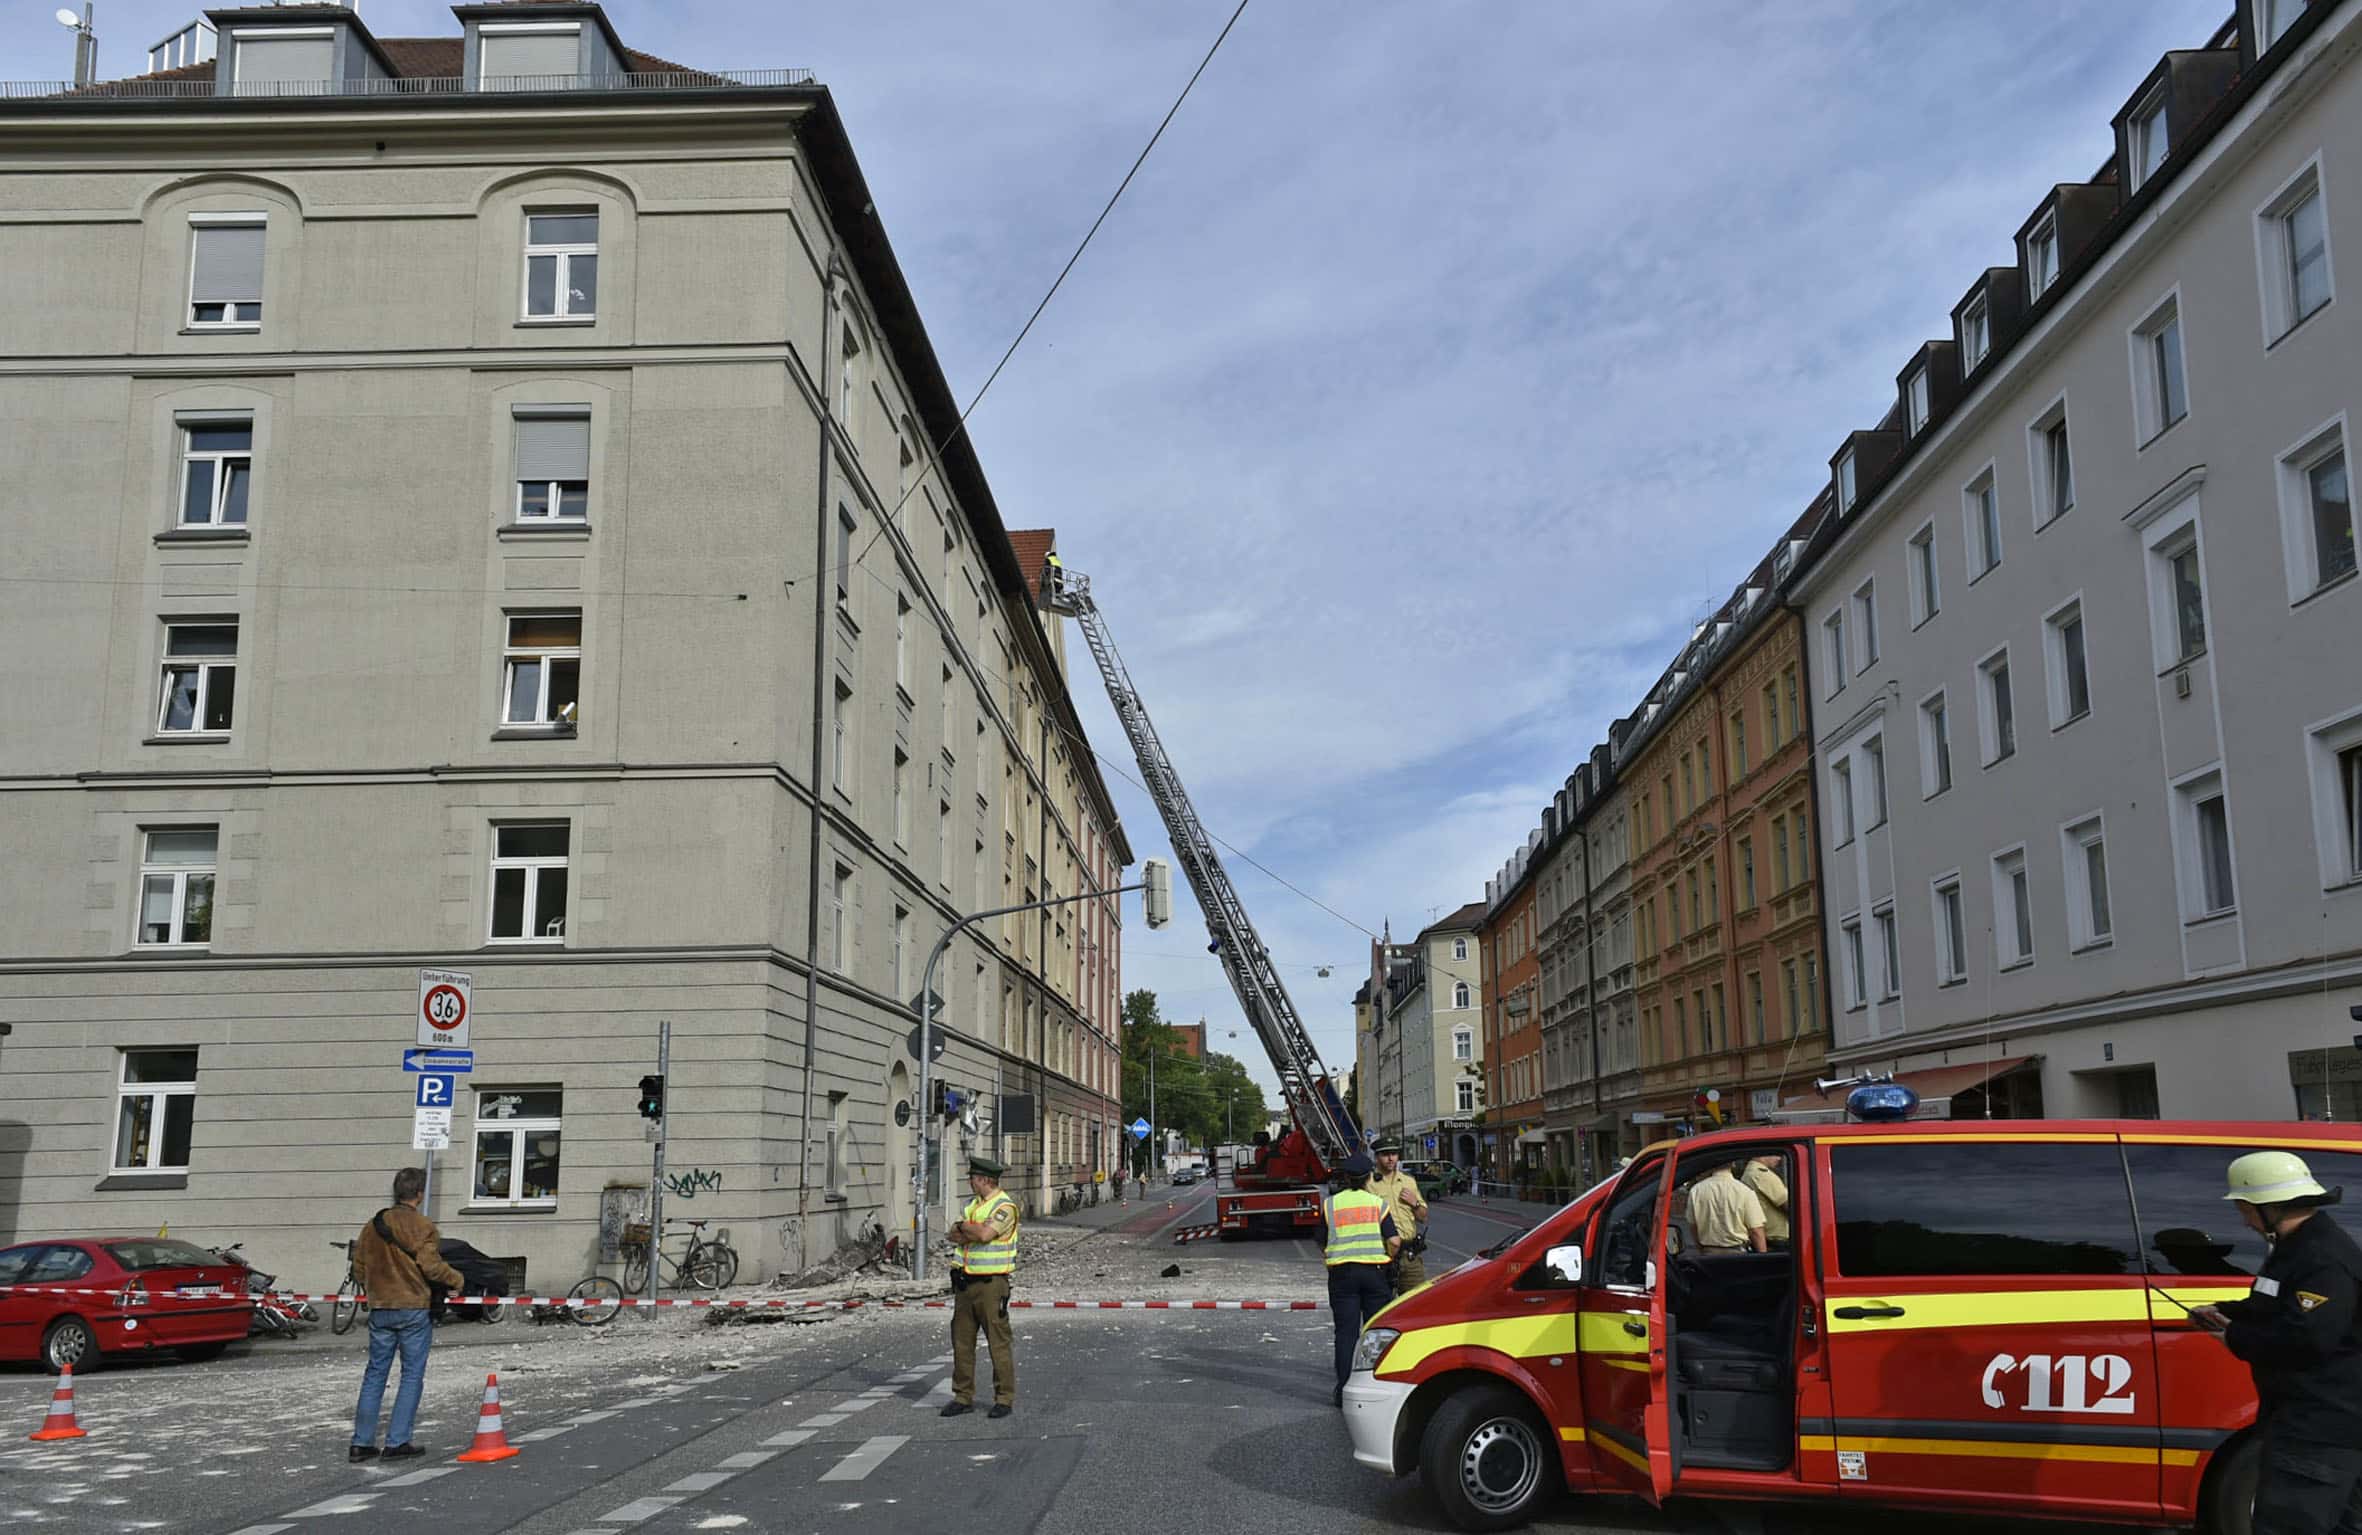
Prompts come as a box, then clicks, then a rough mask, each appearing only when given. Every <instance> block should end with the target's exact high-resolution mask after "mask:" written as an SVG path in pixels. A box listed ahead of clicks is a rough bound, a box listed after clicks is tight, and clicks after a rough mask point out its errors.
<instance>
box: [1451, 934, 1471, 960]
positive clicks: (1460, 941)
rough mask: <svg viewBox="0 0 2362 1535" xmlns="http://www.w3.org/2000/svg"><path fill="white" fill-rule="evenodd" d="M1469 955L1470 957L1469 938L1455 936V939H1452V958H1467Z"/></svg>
mask: <svg viewBox="0 0 2362 1535" xmlns="http://www.w3.org/2000/svg"><path fill="white" fill-rule="evenodd" d="M1467 957H1468V940H1467V939H1465V938H1455V939H1453V940H1452V958H1454V959H1466V958H1467Z"/></svg>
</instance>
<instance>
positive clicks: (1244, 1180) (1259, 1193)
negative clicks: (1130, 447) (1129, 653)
mask: <svg viewBox="0 0 2362 1535" xmlns="http://www.w3.org/2000/svg"><path fill="white" fill-rule="evenodd" d="M1042 594H1043V597H1044V599H1045V601H1046V603H1047V605H1048V607H1049V609H1050V611H1051V612H1053V613H1056V614H1059V615H1061V616H1063V617H1067V618H1071V619H1073V620H1074V621H1075V624H1076V626H1077V627H1078V628H1080V629H1081V630H1082V633H1083V640H1084V643H1086V644H1087V645H1089V646H1090V648H1091V658H1092V660H1094V661H1096V662H1097V663H1098V665H1099V675H1100V677H1101V679H1102V680H1104V681H1105V682H1106V684H1107V700H1108V702H1109V703H1110V704H1112V705H1113V706H1114V707H1115V717H1116V719H1117V720H1118V721H1119V722H1120V723H1121V724H1122V726H1123V729H1124V735H1125V737H1126V739H1128V740H1129V741H1130V742H1131V743H1132V755H1133V756H1134V757H1135V758H1136V759H1137V760H1138V761H1139V764H1140V781H1141V784H1142V785H1143V786H1144V787H1145V788H1146V789H1147V790H1148V797H1149V798H1150V799H1151V800H1152V801H1154V802H1155V804H1156V810H1157V814H1158V815H1160V816H1162V817H1163V818H1164V823H1165V830H1166V831H1167V832H1168V833H1169V834H1170V835H1171V837H1172V839H1173V857H1174V860H1175V861H1176V862H1178V863H1179V864H1180V865H1181V871H1182V872H1183V873H1184V874H1186V875H1187V876H1188V877H1189V888H1190V889H1191V890H1192V891H1193V892H1195V893H1196V895H1197V904H1198V908H1199V909H1200V910H1201V911H1203V912H1204V913H1205V918H1206V938H1207V940H1208V941H1207V944H1206V947H1207V949H1208V950H1209V951H1210V952H1212V953H1213V955H1214V956H1215V958H1217V959H1219V960H1220V961H1221V962H1222V970H1223V973H1224V974H1226V975H1228V976H1229V978H1230V989H1231V990H1232V991H1233V992H1235V993H1237V995H1238V1005H1239V1010H1240V1011H1241V1012H1243V1013H1245V1014H1246V1018H1247V1022H1248V1023H1249V1024H1250V1025H1252V1026H1253V1028H1254V1030H1255V1036H1256V1038H1258V1039H1260V1040H1261V1041H1262V1042H1263V1049H1264V1053H1265V1054H1266V1055H1268V1056H1269V1057H1270V1059H1271V1067H1272V1070H1273V1071H1274V1072H1276V1073H1277V1074H1278V1076H1279V1090H1280V1095H1281V1097H1282V1098H1284V1099H1285V1100H1286V1102H1287V1106H1288V1114H1289V1117H1290V1119H1291V1120H1292V1121H1293V1123H1292V1124H1291V1125H1290V1126H1289V1128H1288V1129H1287V1130H1286V1131H1285V1132H1283V1133H1282V1134H1281V1135H1279V1136H1278V1137H1277V1138H1276V1139H1274V1138H1270V1137H1266V1136H1258V1137H1257V1142H1258V1144H1257V1145H1255V1146H1254V1147H1252V1148H1250V1150H1249V1151H1248V1153H1247V1154H1245V1155H1242V1156H1241V1157H1239V1158H1238V1159H1237V1160H1236V1161H1235V1162H1234V1163H1233V1164H1232V1167H1231V1174H1230V1181H1229V1184H1228V1185H1227V1186H1224V1187H1217V1189H1216V1192H1215V1195H1214V1203H1215V1212H1216V1218H1217V1221H1218V1223H1219V1228H1220V1234H1221V1236H1222V1238H1223V1239H1224V1240H1226V1241H1227V1240H1231V1239H1234V1238H1238V1237H1244V1236H1248V1235H1252V1234H1254V1233H1257V1232H1268V1231H1279V1232H1291V1233H1292V1232H1295V1231H1297V1230H1299V1229H1302V1228H1315V1229H1317V1228H1318V1227H1319V1226H1320V1225H1321V1220H1322V1217H1321V1188H1322V1185H1323V1184H1324V1183H1326V1182H1327V1180H1328V1177H1329V1169H1330V1168H1332V1167H1335V1166H1336V1165H1337V1164H1338V1163H1340V1162H1342V1161H1343V1160H1344V1159H1345V1158H1346V1157H1348V1156H1350V1155H1352V1154H1353V1153H1354V1152H1355V1151H1358V1150H1361V1149H1362V1147H1363V1145H1364V1142H1363V1139H1362V1133H1361V1128H1360V1126H1358V1125H1356V1124H1355V1123H1354V1121H1353V1116H1352V1114H1350V1113H1348V1112H1347V1111H1346V1108H1345V1102H1344V1100H1343V1099H1342V1098H1341V1097H1339V1096H1338V1093H1337V1089H1336V1086H1335V1084H1334V1083H1333V1082H1332V1081H1331V1080H1330V1078H1329V1069H1328V1067H1327V1066H1325V1065H1324V1064H1322V1062H1321V1058H1320V1052H1319V1051H1318V1050H1316V1049H1314V1048H1313V1045H1312V1036H1311V1035H1310V1034H1308V1033H1307V1032H1305V1028H1304V1022H1303V1019H1302V1018H1301V1017H1299V1016H1298V1014H1297V1012H1296V1004H1295V1002H1294V1000H1293V999H1291V998H1290V997H1289V996H1288V989H1287V987H1286V986H1285V985H1284V984H1282V983H1281V981H1280V978H1279V970H1278V969H1277V967H1275V966H1274V965H1273V964H1272V962H1271V954H1270V951H1269V950H1267V949H1265V948H1264V947H1263V940H1262V939H1261V938H1260V937H1258V936H1257V935H1256V933H1255V924H1254V922H1253V921H1252V920H1251V919H1250V918H1249V917H1248V916H1247V908H1246V903H1245V902H1243V901H1241V900H1240V899H1239V894H1238V889H1237V887H1236V886H1235V885H1233V884H1232V883H1231V881H1230V875H1229V872H1228V871H1227V870H1225V869H1224V868H1223V867H1222V859H1221V857H1220V856H1219V855H1218V854H1217V853H1216V852H1215V850H1214V839H1213V837H1212V835H1211V834H1209V833H1208V832H1207V831H1206V828H1205V826H1204V824H1203V823H1202V822H1200V821H1199V820H1198V815H1197V809H1196V807H1195V806H1193V805H1192V804H1190V802H1189V792H1188V791H1187V790H1186V789H1184V788H1182V787H1181V779H1180V775H1178V774H1177V773H1175V772H1174V771H1173V760H1172V758H1171V757H1170V756H1168V755H1167V754H1166V752H1165V747H1164V742H1163V741H1162V740H1161V739H1160V738H1159V737H1158V736H1157V733H1156V726H1155V725H1154V724H1153V723H1151V722H1150V720H1149V718H1148V710H1147V707H1146V706H1145V705H1143V704H1142V703H1141V702H1140V693H1139V690H1138V689H1137V688H1135V687H1134V686H1133V685H1132V676H1131V673H1130V672H1129V671H1127V670H1126V669H1125V667H1124V662H1123V657H1122V656H1120V655H1118V654H1117V653H1116V648H1115V642H1114V640H1113V639H1111V638H1110V637H1109V635H1108V632H1107V621H1106V619H1105V618H1103V617H1102V616H1101V615H1100V612H1099V605H1098V603H1097V602H1096V601H1094V600H1093V598H1092V596H1091V579H1090V577H1088V576H1086V575H1083V574H1082V573H1081V572H1079V571H1074V570H1069V569H1067V568H1065V567H1064V566H1062V565H1060V564H1058V563H1057V562H1056V561H1055V560H1052V561H1051V563H1050V564H1049V566H1048V568H1047V569H1046V570H1045V572H1044V574H1043V580H1042Z"/></svg>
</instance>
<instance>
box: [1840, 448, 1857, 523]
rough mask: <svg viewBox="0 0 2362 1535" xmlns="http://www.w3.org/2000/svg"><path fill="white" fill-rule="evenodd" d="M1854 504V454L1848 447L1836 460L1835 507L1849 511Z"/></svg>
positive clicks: (1842, 510)
mask: <svg viewBox="0 0 2362 1535" xmlns="http://www.w3.org/2000/svg"><path fill="white" fill-rule="evenodd" d="M1853 505H1854V456H1853V450H1852V449H1850V448H1848V449H1847V450H1846V451H1845V453H1844V454H1843V455H1841V456H1840V457H1839V458H1838V460H1837V509H1838V510H1839V511H1841V512H1850V511H1852V510H1853Z"/></svg>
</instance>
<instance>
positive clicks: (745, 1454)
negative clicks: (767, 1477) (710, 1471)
mask: <svg viewBox="0 0 2362 1535" xmlns="http://www.w3.org/2000/svg"><path fill="white" fill-rule="evenodd" d="M778 1453H779V1452H778V1451H777V1450H741V1451H739V1452H738V1453H737V1454H735V1455H733V1456H731V1457H730V1458H729V1459H728V1460H725V1461H722V1462H720V1469H721V1470H724V1471H752V1470H753V1469H754V1468H755V1467H757V1466H759V1465H761V1464H762V1463H763V1462H764V1461H766V1460H769V1459H771V1458H772V1457H773V1456H775V1455H777V1454H778Z"/></svg>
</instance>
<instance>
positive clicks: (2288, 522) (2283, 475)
mask: <svg viewBox="0 0 2362 1535" xmlns="http://www.w3.org/2000/svg"><path fill="white" fill-rule="evenodd" d="M2278 479H2279V488H2280V536H2281V544H2282V548H2283V550H2284V552H2285V553H2286V555H2287V559H2288V600H2289V601H2290V602H2292V603H2293V602H2302V601H2303V600H2304V599H2305V598H2307V597H2310V596H2312V595H2313V594H2314V593H2315V592H2317V591H2319V590H2321V589H2322V588H2323V587H2325V586H2330V585H2333V584H2334V583H2336V582H2339V581H2343V580H2344V579H2345V578H2346V577H2348V576H2350V575H2352V574H2353V573H2354V489H2353V481H2352V478H2351V476H2350V475H2349V473H2348V459H2347V457H2346V417H2345V414H2344V412H2342V411H2341V412H2340V413H2339V414H2338V415H2337V416H2336V417H2335V419H2333V420H2330V421H2328V422H2325V423H2323V424H2322V425H2321V426H2318V427H2316V428H2314V430H2313V431H2312V432H2311V434H2310V435H2308V436H2307V437H2306V438H2305V440H2304V441H2302V442H2300V443H2298V444H2296V445H2295V446H2294V447H2292V448H2290V449H2288V451H2286V452H2285V453H2282V454H2281V455H2280V459H2279V465H2278Z"/></svg>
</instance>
